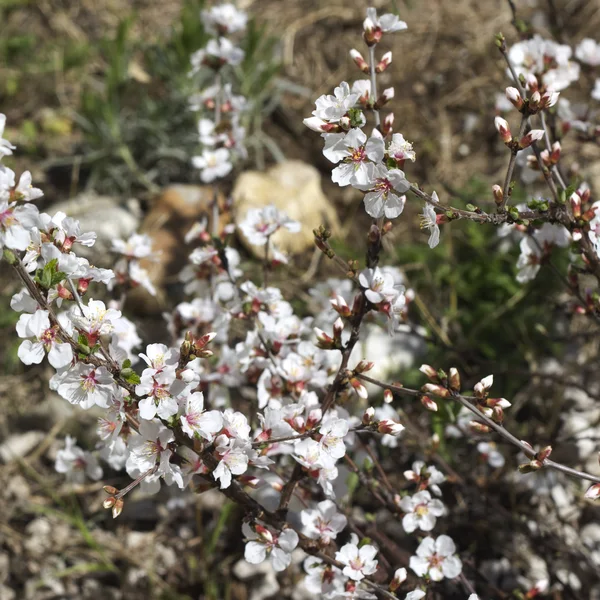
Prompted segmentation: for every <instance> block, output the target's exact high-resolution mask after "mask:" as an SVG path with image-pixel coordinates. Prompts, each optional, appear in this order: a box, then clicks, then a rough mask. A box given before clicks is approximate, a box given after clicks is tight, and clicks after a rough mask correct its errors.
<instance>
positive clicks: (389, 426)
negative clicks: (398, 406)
mask: <svg viewBox="0 0 600 600" xmlns="http://www.w3.org/2000/svg"><path fill="white" fill-rule="evenodd" d="M377 431H379V433H387V434H388V435H400V433H402V431H404V425H401V424H400V423H397V422H396V421H392V420H391V419H384V420H383V421H379V424H378V426H377Z"/></svg>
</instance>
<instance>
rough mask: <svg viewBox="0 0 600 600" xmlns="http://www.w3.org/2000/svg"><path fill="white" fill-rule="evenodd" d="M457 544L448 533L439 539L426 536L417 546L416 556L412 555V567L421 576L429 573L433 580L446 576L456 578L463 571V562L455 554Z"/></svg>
mask: <svg viewBox="0 0 600 600" xmlns="http://www.w3.org/2000/svg"><path fill="white" fill-rule="evenodd" d="M455 551H456V546H455V545H454V542H453V541H452V538H450V537H449V536H447V535H440V536H439V537H438V538H437V539H434V538H432V537H426V538H425V539H424V540H423V541H422V542H421V543H420V544H419V547H418V548H417V553H416V556H411V557H410V563H409V564H410V568H411V569H412V570H413V571H414V572H415V573H416V574H417V575H418V576H419V577H424V576H425V575H428V576H429V577H430V578H431V579H432V580H433V581H441V580H442V579H444V577H447V578H448V579H454V577H458V575H460V573H461V571H462V563H461V561H460V559H459V558H458V557H457V556H454V552H455Z"/></svg>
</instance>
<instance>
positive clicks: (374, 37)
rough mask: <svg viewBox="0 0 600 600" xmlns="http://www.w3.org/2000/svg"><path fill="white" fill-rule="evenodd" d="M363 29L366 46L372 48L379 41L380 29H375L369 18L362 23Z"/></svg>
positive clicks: (381, 34)
mask: <svg viewBox="0 0 600 600" xmlns="http://www.w3.org/2000/svg"><path fill="white" fill-rule="evenodd" d="M363 29H364V33H363V37H364V40H365V42H366V44H367V46H374V45H375V44H377V43H378V42H380V41H381V37H382V36H383V31H382V30H381V28H380V27H376V26H375V23H374V22H373V21H372V20H371V19H370V18H369V17H367V18H366V19H365V20H364V21H363Z"/></svg>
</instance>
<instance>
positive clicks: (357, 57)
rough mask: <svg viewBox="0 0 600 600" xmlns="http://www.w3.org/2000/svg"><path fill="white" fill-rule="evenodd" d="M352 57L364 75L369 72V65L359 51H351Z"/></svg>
mask: <svg viewBox="0 0 600 600" xmlns="http://www.w3.org/2000/svg"><path fill="white" fill-rule="evenodd" d="M350 57H351V58H352V60H353V61H354V62H355V64H356V66H357V67H358V68H359V69H360V70H361V71H362V72H363V73H368V72H369V65H368V64H367V61H366V60H365V59H364V58H363V55H362V54H361V53H360V52H359V51H358V50H355V49H354V48H353V49H352V50H350Z"/></svg>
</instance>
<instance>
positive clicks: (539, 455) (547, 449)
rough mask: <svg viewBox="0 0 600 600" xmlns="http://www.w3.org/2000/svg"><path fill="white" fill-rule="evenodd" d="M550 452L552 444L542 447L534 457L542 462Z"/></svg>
mask: <svg viewBox="0 0 600 600" xmlns="http://www.w3.org/2000/svg"><path fill="white" fill-rule="evenodd" d="M551 454H552V446H546V447H545V448H542V449H541V450H540V451H539V452H538V453H537V454H536V456H535V457H536V459H537V460H539V461H540V462H542V463H543V462H544V461H545V460H546V459H547V458H548V457H549V456H550V455H551Z"/></svg>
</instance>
